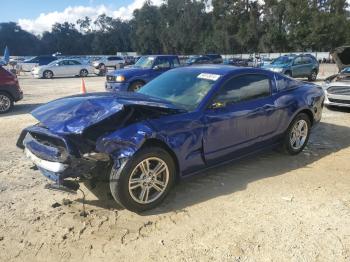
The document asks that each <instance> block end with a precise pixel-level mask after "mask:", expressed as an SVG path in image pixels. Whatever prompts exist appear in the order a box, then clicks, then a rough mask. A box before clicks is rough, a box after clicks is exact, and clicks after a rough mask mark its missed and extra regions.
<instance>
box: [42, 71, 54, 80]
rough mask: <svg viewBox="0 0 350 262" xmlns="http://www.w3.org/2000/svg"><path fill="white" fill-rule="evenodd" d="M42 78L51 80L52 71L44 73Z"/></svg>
mask: <svg viewBox="0 0 350 262" xmlns="http://www.w3.org/2000/svg"><path fill="white" fill-rule="evenodd" d="M43 77H44V78H45V79H51V78H53V73H52V71H50V70H46V71H44V73H43Z"/></svg>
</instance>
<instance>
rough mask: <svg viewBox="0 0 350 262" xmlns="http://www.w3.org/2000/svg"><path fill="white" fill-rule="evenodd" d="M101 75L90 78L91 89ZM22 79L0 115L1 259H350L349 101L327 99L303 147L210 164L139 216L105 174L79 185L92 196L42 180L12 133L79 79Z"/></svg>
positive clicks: (73, 89) (68, 91) (95, 87)
mask: <svg viewBox="0 0 350 262" xmlns="http://www.w3.org/2000/svg"><path fill="white" fill-rule="evenodd" d="M103 83H104V78H102V77H89V78H86V86H87V89H88V91H101V90H103ZM20 84H21V86H22V88H23V89H24V92H25V98H24V100H23V101H21V102H19V103H18V104H16V106H15V108H14V110H13V112H11V113H9V114H7V115H2V116H1V117H0V121H1V128H0V141H1V143H0V152H1V153H0V261H76V260H84V261H100V260H101V261H137V260H138V261H140V260H141V261H170V260H171V261H212V260H215V261H350V162H349V160H350V147H349V146H350V135H349V134H350V110H328V109H324V113H323V119H322V122H321V123H320V124H319V125H318V126H317V127H316V128H315V129H314V130H313V133H312V135H311V138H310V143H309V145H308V147H307V148H306V149H305V150H304V151H303V152H302V153H301V154H300V155H298V156H287V155H284V154H281V153H279V152H277V151H272V152H267V153H264V154H261V155H259V156H255V157H253V158H249V159H244V160H242V161H239V162H236V163H233V164H229V165H226V166H222V167H220V168H217V169H215V170H211V171H208V172H205V174H203V175H202V176H197V177H193V178H191V179H189V180H186V181H183V182H180V183H179V184H178V185H177V186H176V187H175V188H174V189H173V190H172V192H171V193H170V195H169V196H168V197H167V198H166V200H165V201H164V202H163V204H162V205H161V206H160V207H159V208H156V209H155V210H152V211H149V212H147V213H144V214H143V215H141V216H140V215H136V214H134V213H131V212H129V211H126V210H122V209H120V208H119V207H118V206H116V205H115V204H114V201H112V200H111V197H110V195H109V193H108V190H107V188H106V187H105V185H98V186H97V187H95V188H93V189H92V190H88V189H87V188H86V187H85V186H84V185H83V186H82V192H84V193H85V195H86V199H85V201H83V193H82V192H81V191H79V192H78V194H77V195H71V194H67V193H61V192H54V191H48V190H45V189H43V186H44V185H45V184H46V183H47V180H46V179H45V178H44V177H43V176H41V175H40V174H39V172H38V171H36V170H34V169H33V168H32V164H31V163H30V162H29V161H28V160H26V158H25V157H24V156H23V153H22V152H21V150H19V149H17V148H16V146H15V143H16V140H17V138H18V135H19V133H20V131H21V130H22V129H23V128H24V127H26V126H28V125H30V124H33V123H35V122H36V121H35V119H33V118H32V117H31V115H30V114H29V112H30V110H32V109H34V108H35V107H36V106H38V105H40V104H42V103H45V102H47V101H50V100H52V99H54V98H58V97H62V96H67V95H71V94H76V93H78V92H79V90H80V85H81V79H79V78H61V79H54V80H41V79H31V78H30V77H29V76H21V77H20ZM83 202H85V210H86V212H87V214H88V215H87V216H86V217H84V216H81V212H82V211H83ZM53 206H54V207H53Z"/></svg>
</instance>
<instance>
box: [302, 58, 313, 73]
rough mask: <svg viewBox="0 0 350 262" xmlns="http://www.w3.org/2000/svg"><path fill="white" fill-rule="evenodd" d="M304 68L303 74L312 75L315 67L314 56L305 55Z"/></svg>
mask: <svg viewBox="0 0 350 262" xmlns="http://www.w3.org/2000/svg"><path fill="white" fill-rule="evenodd" d="M303 63H304V70H303V76H309V75H311V71H312V69H313V63H312V58H311V57H308V56H303Z"/></svg>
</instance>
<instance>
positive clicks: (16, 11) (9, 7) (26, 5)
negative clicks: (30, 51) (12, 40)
mask: <svg viewBox="0 0 350 262" xmlns="http://www.w3.org/2000/svg"><path fill="white" fill-rule="evenodd" d="M144 2H145V0H1V3H0V10H1V11H0V22H10V21H11V22H17V23H18V24H19V25H20V26H21V27H22V28H23V29H24V30H27V31H30V32H32V33H35V34H41V33H42V32H43V31H46V30H50V29H51V26H52V25H53V24H54V23H56V22H60V23H62V22H66V21H68V22H72V23H74V22H76V20H78V19H79V18H83V17H85V16H89V17H90V18H92V19H94V18H96V17H97V16H98V15H100V14H103V13H105V14H107V15H109V16H112V17H114V18H117V17H118V18H121V19H124V20H127V19H130V18H131V16H132V12H133V11H134V10H135V9H137V8H140V7H141V6H142V5H143V4H144ZM152 3H153V4H155V5H160V4H161V3H162V0H153V1H152Z"/></svg>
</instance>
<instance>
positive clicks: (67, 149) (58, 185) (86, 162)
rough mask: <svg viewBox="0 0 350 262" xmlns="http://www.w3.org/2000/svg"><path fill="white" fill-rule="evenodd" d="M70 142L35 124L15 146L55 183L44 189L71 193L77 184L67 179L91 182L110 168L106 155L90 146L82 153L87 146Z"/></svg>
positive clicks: (23, 134) (24, 131)
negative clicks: (90, 180)
mask: <svg viewBox="0 0 350 262" xmlns="http://www.w3.org/2000/svg"><path fill="white" fill-rule="evenodd" d="M71 139H72V138H70V137H64V136H57V135H56V134H54V133H52V132H50V130H48V129H47V128H45V127H42V126H39V125H35V126H32V127H29V128H26V129H24V130H23V131H22V133H21V136H20V138H19V139H18V141H17V146H18V147H20V148H22V149H23V150H24V153H25V155H26V156H27V158H29V159H30V160H31V161H32V162H33V163H34V165H35V166H36V167H37V168H38V169H39V170H40V172H41V173H42V174H43V175H44V176H45V177H47V178H48V179H50V180H51V181H53V182H54V184H50V185H47V186H46V187H47V188H49V189H58V190H64V191H68V192H71V191H72V192H74V191H76V190H77V189H78V184H77V183H74V182H72V181H71V180H67V179H68V178H82V179H92V178H93V177H98V176H100V175H101V174H103V173H105V172H107V170H108V168H109V167H110V163H111V162H110V157H109V155H108V154H104V153H98V152H94V149H93V146H92V145H91V147H90V149H91V151H90V150H88V151H87V152H84V151H85V150H86V149H87V145H86V144H85V145H84V146H83V147H79V146H78V145H75V143H72V142H71ZM73 139H74V138H73ZM86 142H87V141H86ZM101 178H102V177H101Z"/></svg>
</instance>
